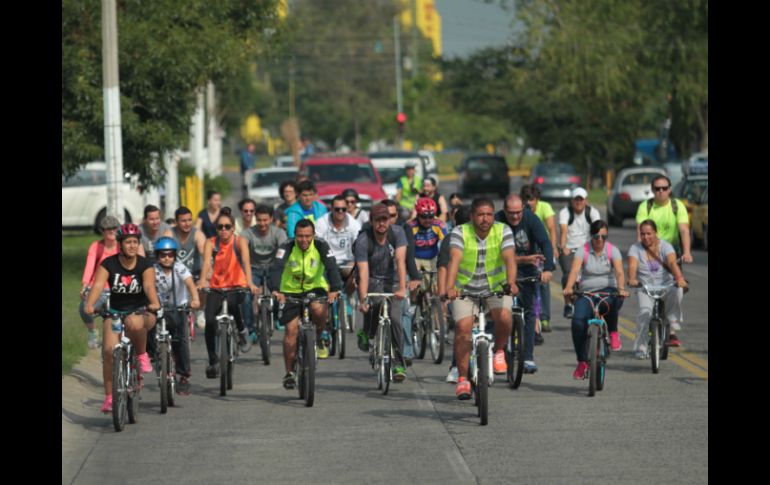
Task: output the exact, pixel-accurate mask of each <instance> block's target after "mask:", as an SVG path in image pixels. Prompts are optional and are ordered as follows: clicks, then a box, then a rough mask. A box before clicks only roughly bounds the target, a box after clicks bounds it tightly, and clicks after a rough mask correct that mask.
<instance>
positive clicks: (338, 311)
mask: <svg viewBox="0 0 770 485" xmlns="http://www.w3.org/2000/svg"><path fill="white" fill-rule="evenodd" d="M329 324H330V328H331V331H332V335H331V336H330V338H329V355H335V354H336V355H337V357H339V358H340V359H344V358H345V333H346V332H345V330H346V329H352V328H353V311H352V309H351V308H350V303H349V302H348V297H347V295H345V292H344V291H342V292H340V296H339V298H337V299H336V300H334V303H332V304H331V305H330V306H329Z"/></svg>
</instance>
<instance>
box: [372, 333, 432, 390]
mask: <svg viewBox="0 0 770 485" xmlns="http://www.w3.org/2000/svg"><path fill="white" fill-rule="evenodd" d="M380 326H381V327H383V329H382V364H381V365H380V373H381V374H382V395H383V396H387V395H388V390H389V389H390V381H391V379H392V376H391V364H392V360H391V357H392V355H393V348H392V342H391V338H390V322H388V324H387V325H380ZM385 327H387V328H385ZM423 353H424V352H423Z"/></svg>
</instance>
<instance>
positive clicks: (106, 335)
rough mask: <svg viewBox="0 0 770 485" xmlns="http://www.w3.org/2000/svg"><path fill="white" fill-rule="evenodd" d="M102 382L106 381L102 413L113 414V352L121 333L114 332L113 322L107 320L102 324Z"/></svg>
mask: <svg viewBox="0 0 770 485" xmlns="http://www.w3.org/2000/svg"><path fill="white" fill-rule="evenodd" d="M102 336H103V338H102V380H103V381H104V395H105V398H104V402H103V403H102V412H103V413H111V412H112V365H113V362H112V351H113V349H114V348H115V346H116V345H117V344H118V339H119V337H120V332H114V331H113V330H112V320H111V319H108V318H105V319H104V322H103V323H102Z"/></svg>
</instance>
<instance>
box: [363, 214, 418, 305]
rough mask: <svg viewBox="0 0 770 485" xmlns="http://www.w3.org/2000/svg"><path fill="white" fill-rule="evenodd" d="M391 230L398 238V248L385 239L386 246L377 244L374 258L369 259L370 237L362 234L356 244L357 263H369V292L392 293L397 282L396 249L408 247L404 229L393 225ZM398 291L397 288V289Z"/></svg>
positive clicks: (364, 233)
mask: <svg viewBox="0 0 770 485" xmlns="http://www.w3.org/2000/svg"><path fill="white" fill-rule="evenodd" d="M390 230H391V231H393V235H394V236H396V247H395V248H394V247H392V246H391V245H390V242H388V239H387V237H386V238H385V244H377V243H376V242H375V245H374V252H373V253H372V258H371V259H369V236H368V235H367V234H366V232H361V234H359V235H358V237H357V238H356V242H355V253H354V256H355V261H356V263H363V262H367V261H368V262H369V291H370V292H373V293H381V292H384V293H392V292H393V290H394V284H395V282H396V279H397V278H396V277H397V274H396V270H397V269H396V249H398V248H401V247H406V245H407V242H406V233H405V232H404V228H402V227H400V226H398V225H395V224H394V225H391V226H390ZM395 289H397V288H395Z"/></svg>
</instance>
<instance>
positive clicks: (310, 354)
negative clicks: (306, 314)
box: [304, 331, 316, 408]
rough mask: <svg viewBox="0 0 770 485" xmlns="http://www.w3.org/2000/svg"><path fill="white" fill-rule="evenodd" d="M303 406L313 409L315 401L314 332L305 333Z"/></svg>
mask: <svg viewBox="0 0 770 485" xmlns="http://www.w3.org/2000/svg"><path fill="white" fill-rule="evenodd" d="M304 352H305V358H304V361H305V362H304V364H305V382H304V384H305V406H307V407H309V408H310V407H313V401H314V400H315V364H316V355H315V332H313V331H310V332H305V348H304Z"/></svg>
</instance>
